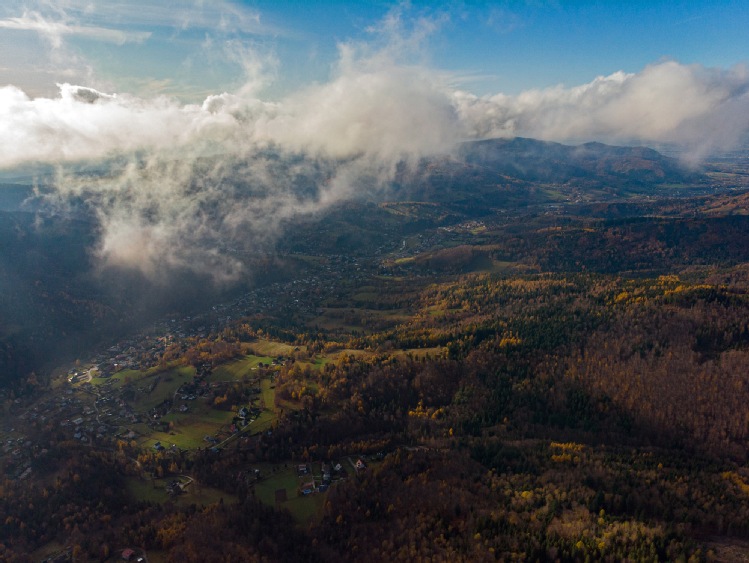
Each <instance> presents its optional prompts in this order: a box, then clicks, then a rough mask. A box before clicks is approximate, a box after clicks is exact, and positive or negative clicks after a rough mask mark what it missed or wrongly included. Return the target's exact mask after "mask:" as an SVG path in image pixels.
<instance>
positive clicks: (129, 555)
mask: <svg viewBox="0 0 749 563" xmlns="http://www.w3.org/2000/svg"><path fill="white" fill-rule="evenodd" d="M133 557H135V550H132V549H130V548H127V549H125V550H123V552H122V560H123V561H132V560H133Z"/></svg>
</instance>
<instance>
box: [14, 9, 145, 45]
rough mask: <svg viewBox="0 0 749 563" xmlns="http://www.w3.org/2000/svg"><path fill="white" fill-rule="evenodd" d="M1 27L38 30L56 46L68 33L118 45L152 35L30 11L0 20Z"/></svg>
mask: <svg viewBox="0 0 749 563" xmlns="http://www.w3.org/2000/svg"><path fill="white" fill-rule="evenodd" d="M0 28H2V29H12V30H17V31H35V32H38V33H40V34H42V35H44V36H45V37H47V38H48V39H49V41H50V43H51V44H52V45H53V46H54V47H56V48H59V47H61V46H62V37H63V36H66V35H70V36H74V35H75V36H80V37H87V38H90V39H96V40H99V41H106V42H108V43H116V44H118V45H123V44H125V43H142V42H143V41H145V40H146V39H148V38H149V37H150V36H151V32H149V31H122V30H119V29H110V28H106V27H95V26H86V25H70V24H67V23H64V22H60V21H50V20H47V19H45V18H44V17H43V16H42V15H41V14H39V13H38V12H29V13H26V14H24V15H23V16H22V17H18V18H7V19H3V20H0Z"/></svg>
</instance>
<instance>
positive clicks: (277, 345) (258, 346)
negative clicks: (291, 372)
mask: <svg viewBox="0 0 749 563" xmlns="http://www.w3.org/2000/svg"><path fill="white" fill-rule="evenodd" d="M250 348H251V349H252V351H253V352H254V353H255V354H256V355H258V356H273V357H275V356H288V355H290V354H291V353H292V352H294V350H295V349H297V348H298V349H299V350H304V349H305V348H306V347H305V346H292V345H291V344H284V343H283V342H272V341H270V340H258V341H257V342H253V343H252V344H250Z"/></svg>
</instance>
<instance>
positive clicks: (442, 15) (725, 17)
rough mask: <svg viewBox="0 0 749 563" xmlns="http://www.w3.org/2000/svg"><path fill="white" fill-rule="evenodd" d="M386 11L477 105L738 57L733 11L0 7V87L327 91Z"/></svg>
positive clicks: (743, 9)
mask: <svg viewBox="0 0 749 563" xmlns="http://www.w3.org/2000/svg"><path fill="white" fill-rule="evenodd" d="M393 13H397V14H398V16H399V18H400V25H401V27H402V32H404V33H406V34H407V33H410V32H411V31H412V30H413V29H414V27H418V26H419V25H422V24H424V22H427V23H428V26H429V31H428V33H425V36H424V37H423V39H421V40H420V41H419V42H418V45H416V46H414V45H411V46H410V47H409V48H410V49H413V51H412V52H403V53H401V55H402V56H403V57H404V59H405V60H407V61H410V62H418V63H419V64H423V65H427V66H429V67H430V68H433V69H437V70H440V71H445V72H447V73H449V74H450V76H451V79H452V80H453V82H454V83H455V84H456V86H458V87H461V88H463V89H466V90H468V91H471V92H473V93H475V94H478V95H485V94H492V93H499V92H503V93H508V94H516V93H519V92H521V91H523V90H527V89H531V88H545V87H548V86H552V85H555V84H560V83H561V84H565V85H567V86H572V85H576V84H583V83H586V82H589V81H590V80H592V79H594V78H595V77H596V76H598V75H609V74H611V73H614V72H616V71H619V70H622V71H625V72H638V71H640V70H641V69H643V68H644V67H645V66H646V65H648V64H652V63H657V62H658V61H661V60H663V59H673V60H676V61H678V62H680V63H683V64H691V63H698V64H701V65H703V66H706V67H721V68H727V67H731V66H732V65H736V64H739V63H746V62H747V60H749V33H747V31H746V30H747V29H749V3H748V2H745V1H736V0H734V1H726V0H716V1H712V2H695V1H681V2H677V1H657V0H654V1H648V2H642V1H626V2H624V1H622V2H613V1H609V2H606V1H597V2H595V1H575V2H568V1H563V0H557V1H548V2H547V1H543V0H527V1H524V2H513V1H508V2H443V3H433V2H428V3H427V2H416V1H414V2H411V3H407V4H396V3H392V2H381V1H375V2H339V1H330V2H302V1H288V0H280V1H273V2H264V1H248V0H245V1H241V2H239V1H225V2H218V1H213V2H208V1H205V2H195V3H190V2H184V1H182V2H176V1H166V2H145V1H144V0H136V1H131V2H125V1H123V0H119V1H116V0H113V1H96V0H60V1H58V2H47V1H42V0H35V1H17V0H11V1H10V2H5V3H4V5H3V7H1V8H0V85H4V84H14V85H16V86H18V87H20V88H22V89H23V90H24V91H26V92H28V93H30V94H31V95H41V94H51V93H52V92H54V91H56V87H55V84H56V83H57V82H70V81H75V82H78V83H85V84H86V85H91V86H97V87H102V88H107V87H108V88H109V89H111V90H125V91H130V92H134V93H137V94H138V95H145V96H147V95H149V94H154V93H159V92H163V93H166V94H169V95H176V96H179V97H181V98H183V99H196V100H197V99H201V98H202V97H204V96H205V95H207V94H209V93H220V92H222V91H224V90H232V89H236V88H239V87H241V86H242V85H243V84H244V83H245V82H246V78H247V69H246V68H245V67H244V66H243V65H244V64H245V63H246V59H247V57H248V54H250V53H251V54H252V57H254V59H255V61H256V62H258V61H259V62H258V64H260V63H262V65H263V70H262V72H263V76H264V78H263V86H262V92H263V95H264V97H266V98H277V97H279V96H283V95H285V94H287V93H289V92H291V91H294V90H296V89H298V88H299V87H301V86H303V85H305V84H309V83H312V82H323V81H325V80H328V79H329V78H330V76H331V74H332V73H333V72H334V69H335V66H336V61H337V58H338V47H339V45H341V44H349V43H350V44H365V45H370V46H371V45H377V44H378V43H381V42H383V41H386V40H387V37H386V36H385V35H383V33H382V32H381V31H380V32H378V31H377V30H378V29H379V28H381V27H382V22H383V21H385V20H386V19H387V18H388V17H391V16H392V14H393Z"/></svg>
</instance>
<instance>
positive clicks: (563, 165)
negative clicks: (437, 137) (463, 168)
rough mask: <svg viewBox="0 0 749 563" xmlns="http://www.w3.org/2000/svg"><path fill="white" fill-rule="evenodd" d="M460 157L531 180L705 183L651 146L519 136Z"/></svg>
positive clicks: (469, 148)
mask: <svg viewBox="0 0 749 563" xmlns="http://www.w3.org/2000/svg"><path fill="white" fill-rule="evenodd" d="M458 154H459V156H460V157H461V159H462V160H463V161H464V162H466V163H467V164H470V165H473V166H481V167H485V168H487V169H490V170H492V171H493V172H496V173H498V174H503V175H506V176H510V177H512V178H517V179H519V180H525V181H529V182H544V183H561V184H566V183H570V182H591V181H593V182H596V183H609V184H612V185H614V186H622V185H627V186H647V185H653V184H664V183H678V184H682V183H695V182H701V181H703V180H704V176H703V175H702V174H701V173H700V172H699V171H697V170H691V169H689V168H687V167H686V166H685V165H683V164H682V163H681V162H679V161H678V160H676V159H674V158H670V157H667V156H664V155H662V154H660V153H659V152H657V151H655V150H653V149H649V148H646V147H617V146H610V145H604V144H603V143H585V144H583V145H578V146H570V145H562V144H560V143H552V142H547V141H538V140H535V139H525V138H522V137H516V138H514V139H490V140H486V141H474V142H469V143H465V144H463V145H462V146H461V147H460V150H459V153H458Z"/></svg>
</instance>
